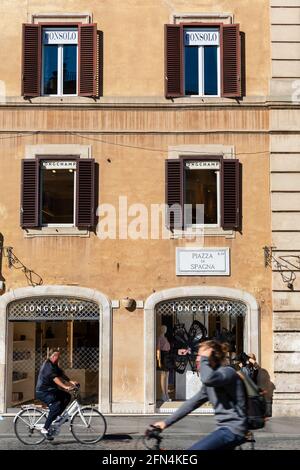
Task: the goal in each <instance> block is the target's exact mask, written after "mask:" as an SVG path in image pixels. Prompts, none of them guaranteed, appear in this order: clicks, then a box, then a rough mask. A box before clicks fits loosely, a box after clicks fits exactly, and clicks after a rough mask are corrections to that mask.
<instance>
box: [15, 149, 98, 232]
mask: <svg viewBox="0 0 300 470" xmlns="http://www.w3.org/2000/svg"><path fill="white" fill-rule="evenodd" d="M95 167H96V164H95V161H94V159H91V158H79V157H78V158H77V157H73V158H69V159H68V156H66V157H64V158H62V157H61V158H59V157H57V158H56V157H53V158H49V157H48V158H47V157H46V158H39V157H36V158H26V159H24V160H22V182H21V183H22V188H21V196H22V201H21V227H22V228H39V227H45V226H47V227H77V228H82V229H88V228H89V229H92V228H93V227H94V226H95V223H96V217H95V216H96V208H95V201H96V200H97V174H96V169H95Z"/></svg>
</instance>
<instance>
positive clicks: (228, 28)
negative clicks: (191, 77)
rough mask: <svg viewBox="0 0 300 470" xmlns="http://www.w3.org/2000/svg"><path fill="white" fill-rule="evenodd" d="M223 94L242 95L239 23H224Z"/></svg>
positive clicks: (225, 95)
mask: <svg viewBox="0 0 300 470" xmlns="http://www.w3.org/2000/svg"><path fill="white" fill-rule="evenodd" d="M221 30H222V56H223V57H222V58H223V60H222V70H223V77H222V85H223V86H222V96H224V97H225V98H238V97H240V96H241V94H242V92H241V45H240V27H239V25H238V24H223V25H222V28H221Z"/></svg>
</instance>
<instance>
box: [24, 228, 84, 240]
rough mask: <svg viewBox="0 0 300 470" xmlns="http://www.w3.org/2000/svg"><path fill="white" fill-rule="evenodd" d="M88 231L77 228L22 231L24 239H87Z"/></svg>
mask: <svg viewBox="0 0 300 470" xmlns="http://www.w3.org/2000/svg"><path fill="white" fill-rule="evenodd" d="M89 236H90V232H89V230H81V229H79V228H77V227H41V228H31V229H24V238H35V237H83V238H89Z"/></svg>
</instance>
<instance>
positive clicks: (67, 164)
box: [0, 0, 297, 413]
mask: <svg viewBox="0 0 300 470" xmlns="http://www.w3.org/2000/svg"><path fill="white" fill-rule="evenodd" d="M87 10H88V11H87ZM1 21H2V22H3V24H5V25H6V26H5V28H4V27H3V28H1V32H0V35H1V39H2V44H5V48H2V49H1V51H0V58H1V60H0V64H1V65H0V79H1V97H2V98H1V104H0V114H1V117H0V122H1V124H0V129H1V136H0V139H1V148H0V152H1V155H0V215H1V229H0V232H1V234H2V240H1V243H2V255H3V256H2V265H1V286H2V295H1V296H0V322H1V326H0V367H1V373H0V410H1V412H5V411H7V410H9V409H11V408H16V407H18V406H19V404H20V403H24V402H28V401H32V400H33V399H34V386H35V380H36V373H37V371H38V368H39V367H40V364H41V362H42V361H43V360H44V358H45V354H46V352H47V350H48V348H50V347H51V346H60V347H61V348H62V349H63V355H62V360H63V366H64V368H65V369H67V370H68V373H69V375H72V376H73V377H74V378H76V379H77V380H79V381H80V382H81V383H82V390H83V395H85V396H86V399H90V398H93V400H94V399H95V400H96V402H98V403H99V406H100V409H101V410H102V411H103V412H106V413H109V412H112V413H154V412H159V411H164V412H168V411H171V410H172V409H174V408H176V407H177V406H178V404H179V403H180V402H182V401H183V400H185V399H187V398H188V397H189V396H190V395H191V394H192V393H193V391H194V390H195V389H196V388H197V387H198V386H199V382H198V379H197V377H196V375H195V374H194V372H193V367H194V363H193V355H192V354H191V355H189V354H188V355H186V354H184V350H186V349H187V348H188V346H189V345H190V341H191V340H193V339H195V338H196V339H197V338H198V339H199V338H201V337H204V336H205V335H207V336H209V337H217V338H221V339H225V340H226V341H227V342H229V343H230V345H231V358H232V359H233V357H234V356H235V355H237V354H238V353H240V352H242V351H246V352H254V353H255V354H256V356H257V358H258V360H259V362H260V364H261V378H260V380H261V383H262V384H263V385H264V387H265V388H267V389H268V397H269V400H270V401H271V398H272V394H273V388H274V385H273V383H274V367H273V359H274V355H273V335H272V331H273V329H274V328H275V327H273V310H272V271H271V269H270V268H269V267H268V266H266V262H265V256H264V247H270V246H272V240H271V207H270V143H271V142H273V140H272V139H273V136H272V135H270V104H269V87H270V80H271V75H270V56H271V55H270V54H271V53H270V44H271V41H270V37H269V32H270V7H269V2H268V1H265V0H252V1H251V2H250V1H249V2H248V1H245V2H240V1H238V0H228V1H226V2H224V1H214V2H212V1H211V0H205V1H201V2H200V1H198V0H191V1H185V0H172V1H165V0H155V1H148V0H145V1H144V2H140V1H135V0H127V1H126V2H116V1H111V0H103V2H98V1H91V2H89V3H88V7H87V4H86V2H78V1H77V2H75V1H72V0H70V1H69V2H67V4H64V5H61V2H58V1H53V2H51V3H48V2H43V3H39V2H35V1H29V2H27V3H26V4H25V3H24V2H21V1H14V2H2V4H1ZM125 32H126V35H125ZM254 51H255V52H254ZM1 55H3V57H1ZM272 83H273V82H272ZM272 113H273V109H272ZM272 116H273V117H272V119H274V116H275V115H274V114H273V115H272ZM272 122H274V121H272ZM271 145H273V144H272V143H271ZM272 148H273V147H272ZM271 178H273V173H271ZM279 199H280V198H279ZM280 202H281V200H280ZM161 204H165V208H166V210H165V208H161V207H159V206H160V205H161ZM185 204H189V207H190V208H191V212H190V213H185V212H184V211H183V212H182V211H181V209H182V208H183V207H184V205H185ZM197 205H198V206H200V210H199V213H198V210H197V207H198V206H197ZM272 214H273V213H272ZM198 215H199V217H200V218H197V217H198ZM272 217H274V214H273V215H272ZM157 221H159V224H158V226H157ZM191 229H197V233H196V235H195V234H193V235H191ZM265 251H266V250H265ZM274 276H276V274H273V277H274ZM278 282H279V283H280V280H278ZM280 285H281V284H280ZM274 295H276V294H274V293H273V297H274ZM295 295H297V294H295ZM275 318H277V317H276V315H275V313H274V319H275ZM276 321H277V320H276ZM162 325H164V326H165V327H166V331H167V333H166V335H167V338H168V342H169V343H170V344H172V345H173V347H174V348H175V351H176V362H175V363H173V365H172V368H169V371H168V373H167V371H162V370H159V371H158V370H157V360H156V359H157V351H158V350H159V346H158V345H159V344H160V343H159V341H158V337H159V335H160V332H161V326H162ZM178 337H179V339H178ZM178 341H179V343H178ZM180 341H181V343H180ZM165 352H166V351H165ZM275 357H276V356H275ZM174 364H175V365H174ZM196 379H197V380H196ZM166 381H167V387H168V388H169V395H170V397H171V399H172V401H171V402H167V401H166V400H165V399H162V400H161V396H162V392H163V388H164V384H165V383H166ZM167 392H168V390H167ZM165 398H166V397H165ZM206 411H207V412H208V411H209V410H206Z"/></svg>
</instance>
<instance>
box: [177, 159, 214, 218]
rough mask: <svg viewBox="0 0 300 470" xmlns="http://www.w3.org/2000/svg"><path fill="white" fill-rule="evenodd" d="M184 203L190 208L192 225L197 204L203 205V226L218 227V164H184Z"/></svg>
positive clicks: (205, 162)
mask: <svg viewBox="0 0 300 470" xmlns="http://www.w3.org/2000/svg"><path fill="white" fill-rule="evenodd" d="M184 177H185V184H184V188H185V190H184V202H185V204H190V205H191V206H192V224H193V225H194V224H196V221H197V219H196V207H197V204H198V205H200V204H202V205H203V209H204V224H205V225H207V226H219V225H220V213H219V212H220V211H219V209H220V203H219V196H220V162H218V161H215V162H214V161H193V160H191V161H185V162H184Z"/></svg>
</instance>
